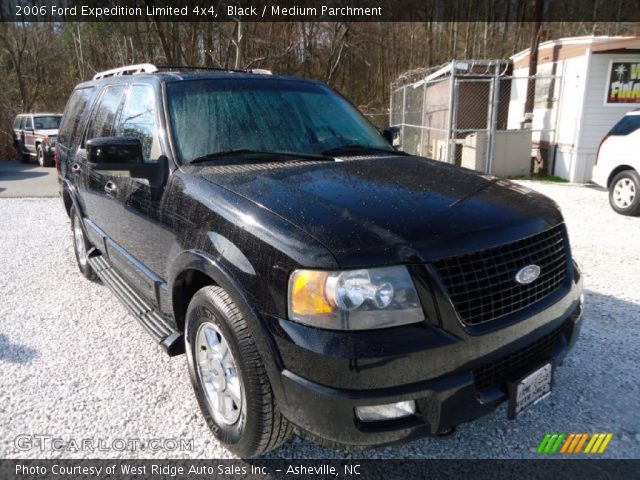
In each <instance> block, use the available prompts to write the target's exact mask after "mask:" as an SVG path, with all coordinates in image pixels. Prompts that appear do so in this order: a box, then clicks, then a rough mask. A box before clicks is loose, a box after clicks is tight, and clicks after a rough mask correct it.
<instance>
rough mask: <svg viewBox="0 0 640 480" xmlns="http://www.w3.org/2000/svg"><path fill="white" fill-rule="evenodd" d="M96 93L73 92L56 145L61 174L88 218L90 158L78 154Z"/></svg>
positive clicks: (77, 90) (91, 90)
mask: <svg viewBox="0 0 640 480" xmlns="http://www.w3.org/2000/svg"><path fill="white" fill-rule="evenodd" d="M94 91H95V88H94V87H87V88H77V89H76V90H74V91H73V93H72V94H71V97H70V98H69V101H68V102H67V106H66V107H65V111H64V115H63V117H62V123H61V124H60V130H59V131H58V138H57V142H56V148H57V149H58V158H59V161H60V172H61V173H60V174H61V176H62V177H63V178H64V179H65V181H67V182H69V183H70V184H71V188H72V189H73V191H74V193H75V194H76V198H77V199H78V201H79V202H80V208H81V209H82V213H83V214H85V215H86V208H85V197H86V173H87V172H86V155H78V151H79V150H80V148H79V146H80V142H81V141H82V134H83V132H84V130H85V129H84V126H85V125H86V118H87V116H88V115H89V108H90V106H91V101H92V99H93V97H94ZM88 233H89V232H88ZM95 240H96V239H95V238H92V241H93V243H95V244H97V242H96V241H95Z"/></svg>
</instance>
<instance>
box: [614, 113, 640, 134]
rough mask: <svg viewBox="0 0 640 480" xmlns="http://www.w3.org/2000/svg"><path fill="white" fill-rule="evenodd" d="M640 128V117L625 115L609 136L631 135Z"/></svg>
mask: <svg viewBox="0 0 640 480" xmlns="http://www.w3.org/2000/svg"><path fill="white" fill-rule="evenodd" d="M639 128H640V115H625V116H624V117H622V120H620V121H619V122H618V123H616V124H615V126H614V127H613V128H612V129H611V131H610V132H609V135H629V134H630V133H633V132H635V131H636V130H638V129H639Z"/></svg>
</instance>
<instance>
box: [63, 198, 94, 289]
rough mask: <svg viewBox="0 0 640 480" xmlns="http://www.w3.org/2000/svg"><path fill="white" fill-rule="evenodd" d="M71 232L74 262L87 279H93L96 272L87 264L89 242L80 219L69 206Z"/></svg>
mask: <svg viewBox="0 0 640 480" xmlns="http://www.w3.org/2000/svg"><path fill="white" fill-rule="evenodd" d="M69 216H70V217H71V233H72V234H73V251H74V253H75V255H76V262H77V263H78V269H79V270H80V273H82V275H84V276H85V277H86V278H87V279H89V280H95V279H96V274H95V272H94V271H93V268H91V265H90V264H89V250H90V249H91V244H90V243H89V241H88V240H87V238H86V237H85V235H84V230H83V228H82V220H81V219H80V215H79V214H78V212H76V209H75V208H74V207H71V212H70V215H69Z"/></svg>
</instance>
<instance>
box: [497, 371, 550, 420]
mask: <svg viewBox="0 0 640 480" xmlns="http://www.w3.org/2000/svg"><path fill="white" fill-rule="evenodd" d="M554 370H555V369H554V365H553V362H547V363H545V364H543V365H541V366H539V367H537V368H535V369H533V370H531V371H530V372H529V373H527V374H526V375H523V376H522V377H520V378H519V379H517V380H514V381H512V382H508V383H507V392H508V394H509V408H508V411H507V418H509V420H513V419H515V418H516V417H517V416H518V414H519V413H520V412H522V411H523V410H525V409H526V408H528V407H530V406H531V405H534V404H536V403H538V402H539V401H540V400H542V399H544V398H546V397H547V396H548V395H549V394H550V393H551V388H552V386H553V374H554Z"/></svg>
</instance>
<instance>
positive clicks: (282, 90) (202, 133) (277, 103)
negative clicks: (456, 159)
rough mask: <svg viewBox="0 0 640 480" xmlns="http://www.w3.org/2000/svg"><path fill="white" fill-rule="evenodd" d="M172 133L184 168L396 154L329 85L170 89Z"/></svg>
mask: <svg viewBox="0 0 640 480" xmlns="http://www.w3.org/2000/svg"><path fill="white" fill-rule="evenodd" d="M167 99H168V106H169V112H170V118H171V129H172V132H173V138H174V144H175V146H176V149H177V151H178V155H179V156H180V157H181V158H182V160H183V161H184V162H190V161H191V160H194V159H197V158H201V157H203V156H207V155H212V154H215V153H220V152H232V151H235V150H253V151H262V152H297V153H301V154H321V153H322V152H326V151H329V150H333V149H339V148H340V147H346V146H353V145H358V146H363V147H369V148H376V149H384V150H389V151H393V149H392V148H391V146H390V145H389V143H388V142H387V141H386V140H385V139H384V138H383V137H382V135H380V134H379V133H378V132H377V131H376V129H375V128H374V127H373V125H371V124H370V123H369V122H368V121H367V120H366V119H365V118H364V117H363V116H362V115H361V114H360V113H359V112H358V111H357V110H356V109H355V108H354V107H352V106H351V105H350V104H349V102H347V101H346V100H345V99H343V98H342V97H340V96H339V95H337V94H336V93H334V92H333V91H332V90H331V89H329V88H328V87H326V86H324V85H319V84H313V83H306V82H298V81H292V80H276V79H273V80H269V79H211V80H197V81H182V82H175V83H170V84H168V86H167Z"/></svg>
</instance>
